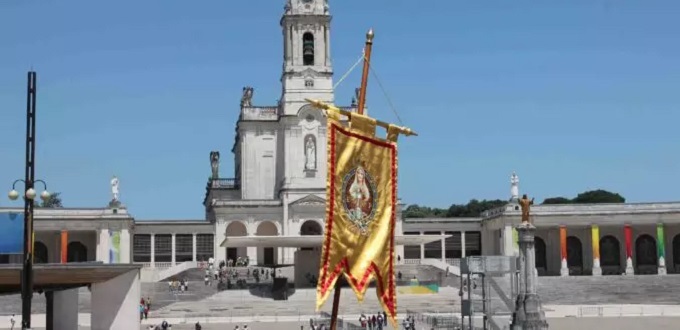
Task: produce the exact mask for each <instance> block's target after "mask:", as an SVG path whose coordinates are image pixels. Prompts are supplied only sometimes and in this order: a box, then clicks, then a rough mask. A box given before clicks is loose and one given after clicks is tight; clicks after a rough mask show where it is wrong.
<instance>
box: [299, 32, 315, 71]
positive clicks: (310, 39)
mask: <svg viewBox="0 0 680 330" xmlns="http://www.w3.org/2000/svg"><path fill="white" fill-rule="evenodd" d="M302 64H303V65H314V35H313V34H311V33H310V32H306V33H305V34H303V35H302Z"/></svg>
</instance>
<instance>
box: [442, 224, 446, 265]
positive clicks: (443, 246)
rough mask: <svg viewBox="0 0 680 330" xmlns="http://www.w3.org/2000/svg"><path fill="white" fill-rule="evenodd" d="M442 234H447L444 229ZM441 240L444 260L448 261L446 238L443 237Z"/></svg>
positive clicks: (444, 261)
mask: <svg viewBox="0 0 680 330" xmlns="http://www.w3.org/2000/svg"><path fill="white" fill-rule="evenodd" d="M441 234H442V235H445V233H444V232H443V231H442V232H441ZM441 242H442V262H443V263H446V239H445V238H442V239H441Z"/></svg>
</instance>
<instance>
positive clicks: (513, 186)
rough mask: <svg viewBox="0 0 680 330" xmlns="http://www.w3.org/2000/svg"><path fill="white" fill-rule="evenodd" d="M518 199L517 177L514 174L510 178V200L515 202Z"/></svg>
mask: <svg viewBox="0 0 680 330" xmlns="http://www.w3.org/2000/svg"><path fill="white" fill-rule="evenodd" d="M518 199H519V177H518V176H517V174H515V172H512V175H511V176H510V200H513V201H516V200H518Z"/></svg>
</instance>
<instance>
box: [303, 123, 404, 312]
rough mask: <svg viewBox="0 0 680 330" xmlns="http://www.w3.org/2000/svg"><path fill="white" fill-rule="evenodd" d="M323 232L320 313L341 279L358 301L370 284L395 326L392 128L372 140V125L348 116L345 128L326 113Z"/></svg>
mask: <svg viewBox="0 0 680 330" xmlns="http://www.w3.org/2000/svg"><path fill="white" fill-rule="evenodd" d="M327 114H328V120H327V122H328V129H327V143H328V146H327V153H328V158H327V160H328V167H327V169H328V176H327V179H326V197H327V202H326V230H325V232H324V240H323V246H322V251H321V262H320V269H319V282H318V284H317V300H316V301H317V303H316V305H317V306H316V307H317V310H319V309H320V308H321V307H322V306H323V304H324V302H325V301H326V299H328V296H329V295H330V293H331V292H332V291H333V289H334V287H335V282H336V281H337V280H338V277H339V276H340V275H341V274H344V275H345V278H346V279H347V282H348V283H349V284H350V286H351V287H352V289H353V290H354V293H355V294H356V296H357V299H358V300H359V301H363V299H364V294H365V292H366V288H367V287H368V284H369V283H370V282H371V280H372V279H375V280H376V282H377V285H376V287H377V294H378V300H379V301H380V303H381V305H382V307H383V310H384V311H385V313H387V315H388V318H390V320H391V321H392V322H394V323H393V324H395V325H396V318H395V317H396V311H397V300H396V298H397V297H396V288H395V283H394V280H395V276H394V227H395V221H396V204H397V143H396V140H397V136H398V134H399V132H398V130H397V127H396V126H391V125H390V126H389V128H388V134H387V139H382V138H378V137H376V136H375V128H376V121H375V119H372V118H370V117H367V116H363V115H359V114H357V113H352V115H351V118H350V122H349V126H348V125H345V124H344V123H343V122H342V121H341V120H340V114H339V113H338V112H336V111H333V110H328V111H327Z"/></svg>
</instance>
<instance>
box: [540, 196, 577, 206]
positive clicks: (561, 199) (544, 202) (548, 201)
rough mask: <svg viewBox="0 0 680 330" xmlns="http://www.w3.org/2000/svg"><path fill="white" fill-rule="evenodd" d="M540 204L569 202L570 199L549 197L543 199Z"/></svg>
mask: <svg viewBox="0 0 680 330" xmlns="http://www.w3.org/2000/svg"><path fill="white" fill-rule="evenodd" d="M541 204H546V205H547V204H571V199H569V198H566V197H550V198H546V199H545V200H543V203H541Z"/></svg>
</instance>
